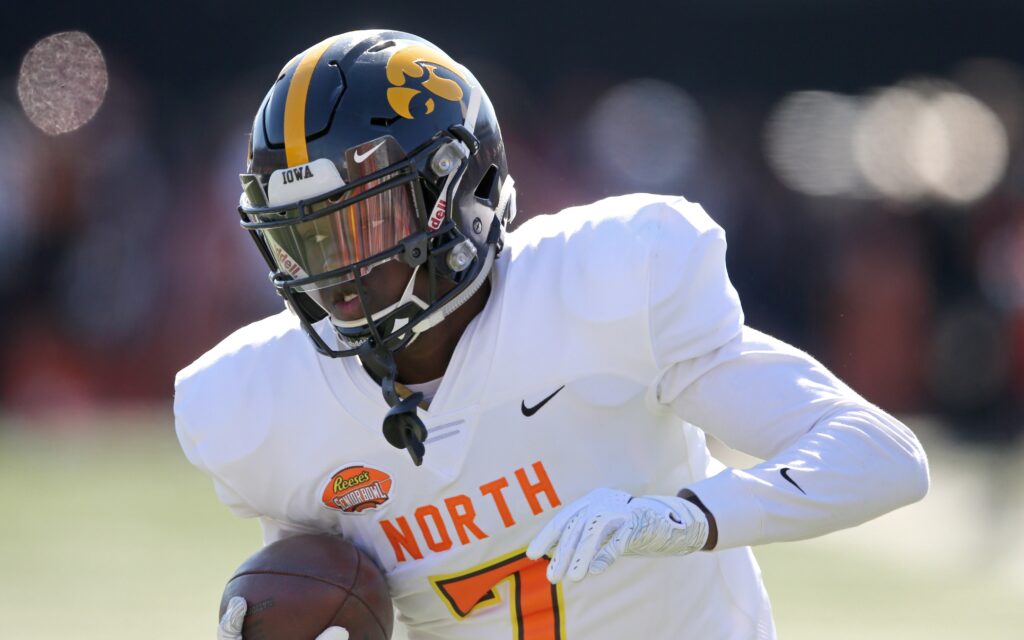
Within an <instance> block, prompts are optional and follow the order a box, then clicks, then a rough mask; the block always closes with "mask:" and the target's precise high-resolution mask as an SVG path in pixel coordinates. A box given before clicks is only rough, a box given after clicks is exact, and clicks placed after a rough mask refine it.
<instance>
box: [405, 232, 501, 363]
mask: <svg viewBox="0 0 1024 640" xmlns="http://www.w3.org/2000/svg"><path fill="white" fill-rule="evenodd" d="M496 253H497V248H496V247H495V246H494V245H490V246H488V247H487V256H486V257H485V258H484V264H483V267H481V268H480V272H479V273H477V274H476V277H475V278H473V281H472V282H470V283H469V286H468V287H466V288H465V289H463V290H462V292H461V293H459V295H457V296H455V297H454V298H452V299H451V300H450V301H449V302H448V304H446V305H444V306H443V307H441V308H440V309H438V310H437V311H435V312H434V313H431V314H430V315H428V316H427V317H426V318H423V319H422V320H420V321H419V322H417V323H416V325H415V326H414V327H413V328H412V332H413V340H415V339H416V337H418V336H419V334H421V333H423V332H424V331H427V330H428V329H432V328H434V327H436V326H437V325H439V324H441V322H442V321H443V320H444V319H445V318H447V317H448V316H450V315H451V314H453V313H455V310H456V309H458V308H459V307H461V306H462V305H464V304H466V303H467V302H469V299H470V298H472V297H473V294H475V293H476V292H477V291H479V290H480V287H482V286H484V283H485V282H487V278H488V277H490V275H491V268H492V267H493V266H494V256H495V254H496ZM409 343H410V344H412V341H411V340H410V342H409Z"/></svg>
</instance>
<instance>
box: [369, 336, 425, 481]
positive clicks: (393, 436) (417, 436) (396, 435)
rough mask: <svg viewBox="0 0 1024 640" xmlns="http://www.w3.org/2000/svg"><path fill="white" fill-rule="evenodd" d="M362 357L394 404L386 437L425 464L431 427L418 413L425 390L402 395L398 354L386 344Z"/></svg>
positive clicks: (384, 428) (387, 420) (386, 419)
mask: <svg viewBox="0 0 1024 640" xmlns="http://www.w3.org/2000/svg"><path fill="white" fill-rule="evenodd" d="M361 359H362V361H363V364H364V365H366V367H367V368H368V369H369V370H370V373H372V374H373V375H374V376H375V377H376V378H377V379H378V380H380V390H381V392H382V393H383V394H384V400H385V401H387V403H388V405H390V407H391V408H390V409H389V410H388V412H387V414H386V415H385V416H384V424H383V426H382V427H381V429H382V431H383V432H384V438H385V439H386V440H387V441H388V443H389V444H391V446H393V447H395V448H396V449H405V450H406V451H408V452H409V457H411V458H412V462H413V464H415V465H416V466H417V467H418V466H420V465H421V464H423V454H424V453H426V447H425V446H424V444H423V443H424V441H425V440H426V439H427V427H426V425H424V424H423V421H422V420H420V418H419V416H418V415H416V408H417V407H418V406H419V405H420V403H421V402H422V401H423V394H422V393H420V392H418V391H417V392H416V393H412V394H410V395H409V396H407V397H406V398H402V396H400V395H399V393H398V389H397V386H398V385H399V383H398V381H397V380H396V378H397V377H398V367H397V365H396V364H395V356H394V354H393V353H391V351H390V350H388V349H387V348H386V347H384V346H382V345H378V346H377V347H376V348H375V349H373V350H372V351H370V352H368V353H366V354H364V355H362V356H361Z"/></svg>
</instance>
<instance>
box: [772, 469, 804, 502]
mask: <svg viewBox="0 0 1024 640" xmlns="http://www.w3.org/2000/svg"><path fill="white" fill-rule="evenodd" d="M779 473H781V474H782V477H783V478H785V479H786V481H787V482H789V484H791V485H793V486H794V487H796V488H797V489H799V490H800V493H802V494H804V495H805V496H806V495H807V492H806V491H804V490H803V489H801V488H800V485H798V484H797V483H796V480H794V479H793V478H790V477H789V467H782V468H781V469H779Z"/></svg>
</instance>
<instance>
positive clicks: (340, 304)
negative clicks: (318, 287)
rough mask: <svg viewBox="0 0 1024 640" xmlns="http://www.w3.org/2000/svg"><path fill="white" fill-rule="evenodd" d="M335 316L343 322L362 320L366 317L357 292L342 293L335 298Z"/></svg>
mask: <svg viewBox="0 0 1024 640" xmlns="http://www.w3.org/2000/svg"><path fill="white" fill-rule="evenodd" d="M332 304H333V306H334V315H335V317H337V318H340V319H342V320H362V319H363V318H364V317H366V314H365V313H364V312H363V303H362V302H361V301H360V300H359V294H358V293H356V292H355V291H341V292H339V293H338V295H336V296H335V297H334V301H333V303H332Z"/></svg>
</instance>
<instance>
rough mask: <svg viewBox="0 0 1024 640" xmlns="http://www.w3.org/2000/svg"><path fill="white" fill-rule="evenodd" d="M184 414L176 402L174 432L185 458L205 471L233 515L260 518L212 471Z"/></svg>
mask: <svg viewBox="0 0 1024 640" xmlns="http://www.w3.org/2000/svg"><path fill="white" fill-rule="evenodd" d="M183 414H184V412H183V411H181V410H180V409H179V405H178V403H177V402H176V403H175V416H174V430H175V432H176V433H177V435H178V442H179V443H180V444H181V449H182V451H184V453H185V457H186V458H187V459H188V461H189V462H191V463H192V464H193V465H194V466H195V467H196V468H198V469H200V470H201V471H203V472H204V473H205V474H206V475H208V476H209V477H210V478H211V479H212V480H213V490H214V492H215V493H216V495H217V499H218V500H220V501H221V502H222V503H223V504H224V506H226V507H227V508H228V509H229V510H230V511H231V513H232V514H234V515H235V516H237V517H239V518H254V517H256V516H258V515H259V512H257V511H256V510H255V509H253V508H252V507H251V506H249V505H248V504H247V503H246V501H245V500H244V499H243V498H242V496H241V495H239V493H238V492H237V491H235V490H234V489H232V488H231V487H230V486H228V484H227V483H226V482H225V481H224V480H223V479H222V478H220V477H219V476H218V475H217V474H215V473H214V472H213V471H212V470H211V468H210V466H209V465H208V464H207V463H206V461H205V460H204V459H203V443H202V441H201V438H199V437H198V434H197V433H196V432H195V431H194V430H193V429H191V427H190V424H189V422H188V418H187V417H186V416H185V415H183Z"/></svg>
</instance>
